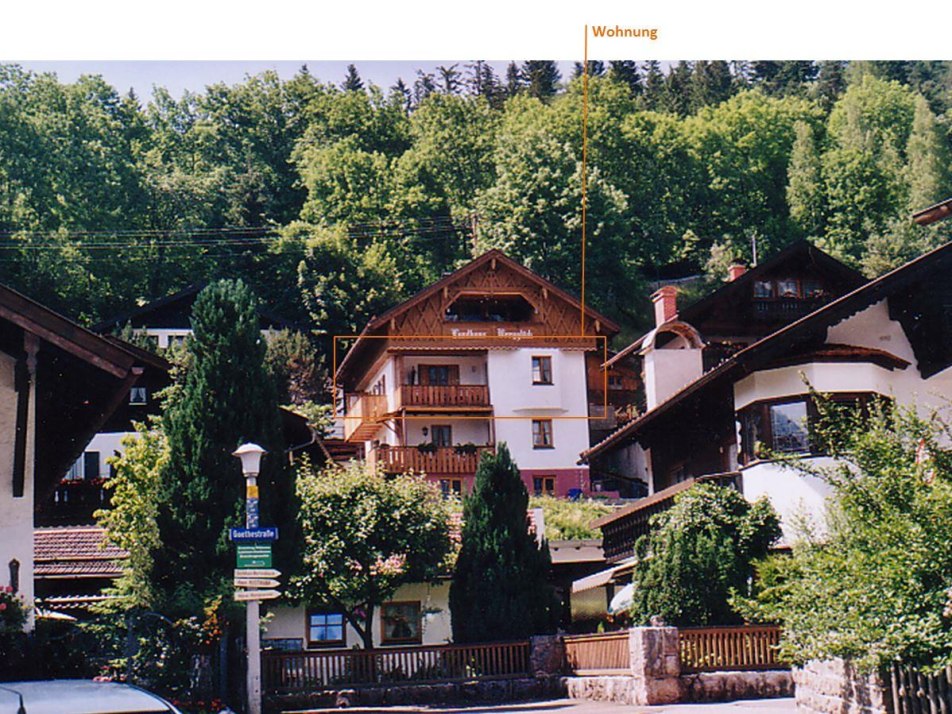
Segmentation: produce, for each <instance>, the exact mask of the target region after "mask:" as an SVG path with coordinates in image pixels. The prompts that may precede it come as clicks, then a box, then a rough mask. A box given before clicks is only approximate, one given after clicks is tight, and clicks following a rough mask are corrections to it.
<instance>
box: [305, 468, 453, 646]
mask: <svg viewBox="0 0 952 714" xmlns="http://www.w3.org/2000/svg"><path fill="white" fill-rule="evenodd" d="M298 495H299V497H300V499H301V512H300V513H301V526H302V531H303V535H304V566H305V568H304V571H303V574H302V575H301V576H300V577H298V578H296V579H295V580H294V582H293V583H292V588H293V591H294V592H295V594H296V596H297V597H298V598H299V599H300V600H302V601H304V602H305V603H307V604H308V605H315V606H325V607H331V608H334V609H335V610H336V611H340V612H343V613H344V615H345V617H346V618H347V621H348V622H349V623H350V624H351V625H352V626H353V628H354V629H355V630H356V631H357V632H358V633H359V634H360V636H361V638H362V639H363V643H364V647H368V648H369V647H373V630H372V627H371V626H372V624H373V619H374V612H375V611H376V608H377V607H379V606H380V605H381V604H383V603H384V602H386V601H388V600H390V599H391V598H392V597H393V594H394V593H395V592H396V591H397V588H399V587H400V586H401V585H404V584H407V583H419V582H430V581H435V580H436V579H437V577H438V576H440V575H442V574H445V572H446V567H447V558H448V557H450V556H451V555H452V549H451V541H450V535H449V517H450V511H449V503H448V502H447V501H445V500H444V499H443V498H442V496H441V495H440V492H439V489H438V488H436V486H435V485H433V484H431V483H429V482H427V481H426V480H425V479H424V478H423V477H422V476H415V475H413V474H405V475H403V476H401V477H400V478H396V479H392V478H387V477H385V476H384V475H383V474H382V473H377V472H376V471H374V470H373V469H372V468H369V467H367V466H366V465H365V464H363V463H357V462H351V463H349V464H348V465H347V466H345V467H343V468H341V467H338V466H336V465H333V466H330V467H328V468H327V469H325V470H324V471H321V472H316V473H315V472H312V471H310V469H309V467H308V466H307V464H304V465H303V466H302V467H301V468H300V473H299V475H298Z"/></svg>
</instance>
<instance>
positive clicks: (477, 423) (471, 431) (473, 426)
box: [394, 414, 490, 445]
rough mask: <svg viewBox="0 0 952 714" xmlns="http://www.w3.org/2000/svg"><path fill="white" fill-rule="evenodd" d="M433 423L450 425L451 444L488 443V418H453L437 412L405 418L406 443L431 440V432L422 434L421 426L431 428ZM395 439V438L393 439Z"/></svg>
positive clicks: (419, 442)
mask: <svg viewBox="0 0 952 714" xmlns="http://www.w3.org/2000/svg"><path fill="white" fill-rule="evenodd" d="M434 424H448V425H449V426H450V427H452V432H453V434H452V436H453V444H488V443H490V420H489V418H486V419H472V418H470V419H453V418H448V417H444V416H440V415H437V414H430V415H428V416H423V417H416V418H414V419H407V444H411V445H412V444H422V443H424V442H429V441H432V439H433V433H432V431H428V433H427V435H426V436H423V428H424V427H426V428H427V429H428V430H430V429H432V427H433V425H434ZM394 441H396V439H394Z"/></svg>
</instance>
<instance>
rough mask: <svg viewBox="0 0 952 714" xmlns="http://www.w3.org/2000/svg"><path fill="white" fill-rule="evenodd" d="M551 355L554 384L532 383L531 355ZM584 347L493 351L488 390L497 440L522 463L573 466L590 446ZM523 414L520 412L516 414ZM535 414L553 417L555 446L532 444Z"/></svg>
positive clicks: (523, 465)
mask: <svg viewBox="0 0 952 714" xmlns="http://www.w3.org/2000/svg"><path fill="white" fill-rule="evenodd" d="M533 356H551V357H552V382H553V383H552V384H547V385H534V384H533V383H532V357H533ZM585 381H586V372H585V353H584V352H582V351H569V350H559V349H551V348H549V349H533V348H522V349H515V350H493V351H490V353H489V394H490V398H491V400H492V403H493V414H494V416H495V417H496V419H495V422H496V425H495V428H496V442H497V443H499V442H506V443H507V444H508V446H509V450H510V452H511V453H512V456H513V459H514V460H515V461H516V463H517V464H519V467H520V468H521V469H572V468H582V467H577V466H576V462H577V461H578V457H579V454H580V453H581V452H582V451H584V450H585V449H587V448H588V446H589V443H588V419H587V417H588V395H587V390H586V384H585ZM512 417H518V418H512ZM532 419H552V433H553V444H554V447H555V448H552V449H534V448H533V446H532Z"/></svg>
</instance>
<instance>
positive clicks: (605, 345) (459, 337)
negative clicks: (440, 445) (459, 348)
mask: <svg viewBox="0 0 952 714" xmlns="http://www.w3.org/2000/svg"><path fill="white" fill-rule="evenodd" d="M357 339H364V340H367V339H370V340H451V341H452V340H460V341H465V340H487V339H488V340H494V339H495V340H510V341H512V342H517V343H518V342H527V341H530V340H532V341H535V340H565V341H568V340H572V341H573V342H578V341H579V340H583V339H584V340H595V341H596V342H597V341H598V340H601V341H602V364H603V365H604V364H605V363H606V362H607V361H608V336H607V335H533V336H532V337H520V336H515V335H513V336H509V335H486V336H478V335H472V336H468V335H404V336H394V335H334V339H333V349H332V353H333V356H332V363H333V371H332V372H331V375H332V376H331V403H332V405H333V408H334V410H335V411H336V409H337V341H338V340H357ZM487 349H490V348H487ZM540 349H547V348H540ZM556 349H557V348H556ZM597 349H598V347H597V345H596V347H595V350H597ZM585 351H586V352H587V351H589V350H585ZM587 370H588V367H587V365H586V376H585V385H586V392H587V391H588V374H587ZM602 372H603V374H602V392H603V393H604V397H605V398H604V403H603V404H602V408H603V409H604V410H605V411H606V412H607V411H608V370H605V369H603V370H602ZM335 418H336V414H335ZM341 418H343V419H346V418H347V417H346V416H344V417H341ZM401 418H402V419H408V420H411V421H412V420H417V419H427V420H431V421H432V419H433V417H432V415H429V416H404V417H401ZM452 418H453V419H463V420H465V419H478V420H481V421H484V420H486V419H501V420H505V419H529V420H532V419H538V418H539V416H538V415H534V416H533V415H529V416H495V415H493V416H454V417H452ZM546 418H547V419H574V420H576V421H577V420H580V419H584V420H586V421H593V420H597V419H604V418H605V417H604V416H601V417H593V416H587V415H586V416H551V417H546Z"/></svg>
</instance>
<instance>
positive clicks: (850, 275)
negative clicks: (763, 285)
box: [676, 240, 866, 327]
mask: <svg viewBox="0 0 952 714" xmlns="http://www.w3.org/2000/svg"><path fill="white" fill-rule="evenodd" d="M791 261H796V262H797V264H798V265H803V264H812V265H815V266H817V267H819V268H821V269H822V270H824V271H825V272H828V273H833V274H836V275H837V276H838V277H840V278H841V279H842V280H844V281H845V282H846V283H847V284H848V285H851V286H852V287H853V288H854V289H855V288H857V287H859V286H860V285H862V284H863V283H865V282H866V278H865V277H864V276H863V274H862V273H860V272H858V271H856V270H853V268H851V267H849V266H848V265H845V264H843V263H841V262H840V261H838V260H837V259H836V258H834V257H833V256H831V255H828V254H827V253H824V252H823V251H822V250H820V249H819V248H817V247H816V246H815V245H813V244H812V243H810V242H809V241H805V240H803V241H797V242H796V243H791V244H790V245H788V246H787V247H786V248H784V249H783V250H781V251H780V252H778V253H775V254H774V255H772V256H770V258H768V259H767V260H765V261H764V262H762V263H759V264H758V265H755V266H754V267H752V268H750V269H749V270H747V271H745V272H744V273H743V274H742V275H740V276H739V277H738V278H736V279H735V280H731V281H729V282H727V283H724V284H723V285H721V286H720V287H719V288H718V289H717V290H715V291H714V292H712V293H709V294H708V295H705V296H704V297H702V298H700V299H699V300H696V301H695V302H693V303H691V304H690V305H688V306H686V307H685V308H684V309H682V310H679V311H678V315H677V318H676V319H678V320H682V321H683V322H687V323H690V324H694V322H695V321H696V320H697V319H698V318H699V317H700V316H701V315H703V314H704V313H705V312H706V311H708V310H709V309H710V308H711V306H712V305H714V304H715V303H718V302H720V301H721V300H723V299H724V298H726V297H728V296H730V295H733V294H735V293H738V292H740V291H742V290H745V289H747V288H748V287H749V285H750V284H751V283H752V282H754V281H755V280H758V279H760V278H761V277H763V276H764V275H768V274H770V273H771V272H772V271H773V270H774V269H775V268H777V267H779V266H781V265H783V264H784V263H787V262H791ZM695 327H696V325H695Z"/></svg>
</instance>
